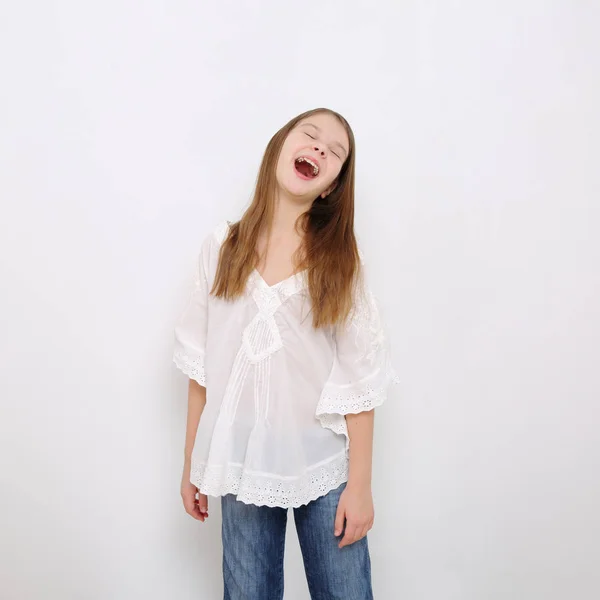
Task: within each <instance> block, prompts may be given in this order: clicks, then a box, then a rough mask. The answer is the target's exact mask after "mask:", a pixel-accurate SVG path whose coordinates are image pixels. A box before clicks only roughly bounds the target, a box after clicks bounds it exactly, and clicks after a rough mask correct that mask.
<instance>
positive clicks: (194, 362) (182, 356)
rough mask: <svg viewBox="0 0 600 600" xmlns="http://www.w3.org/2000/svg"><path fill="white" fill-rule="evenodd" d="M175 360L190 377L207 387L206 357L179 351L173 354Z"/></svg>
mask: <svg viewBox="0 0 600 600" xmlns="http://www.w3.org/2000/svg"><path fill="white" fill-rule="evenodd" d="M173 362H174V363H175V365H176V366H177V368H178V369H181V370H182V371H183V372H184V373H185V374H186V375H187V376H188V377H189V378H190V379H194V380H195V381H197V382H198V383H199V384H200V385H202V386H204V387H206V371H205V370H204V357H200V356H190V355H189V354H186V353H185V352H181V351H177V352H175V354H173Z"/></svg>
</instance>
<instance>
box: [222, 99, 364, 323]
mask: <svg viewBox="0 0 600 600" xmlns="http://www.w3.org/2000/svg"><path fill="white" fill-rule="evenodd" d="M321 112H326V113H329V114H331V115H333V116H335V117H336V118H337V119H339V121H340V122H341V123H342V125H343V126H344V128H345V129H346V133H347V134H348V140H349V143H350V147H349V151H348V156H347V157H346V160H345V161H344V164H343V165H342V168H341V170H340V173H339V175H338V177H337V180H336V182H337V184H336V186H335V188H334V190H333V191H332V192H331V193H330V194H329V195H328V196H326V197H325V198H321V196H319V197H317V198H316V199H315V200H314V202H313V203H312V205H311V207H310V208H309V210H308V211H306V212H305V213H304V214H303V215H301V217H300V218H299V220H298V222H297V226H299V227H300V230H301V231H303V233H304V238H303V243H302V246H301V248H300V249H299V250H300V253H299V254H298V255H297V256H295V257H294V262H295V267H296V271H300V270H306V275H307V281H308V290H309V293H310V297H311V304H312V313H313V326H314V327H315V328H319V327H324V326H327V325H335V324H336V323H340V322H344V321H345V320H346V319H347V317H348V315H349V314H350V312H351V311H352V308H353V294H354V289H355V286H356V284H357V282H358V280H359V278H360V276H361V268H360V259H359V253H358V247H357V244H356V237H355V235H354V159H355V144H354V134H353V132H352V129H351V128H350V125H349V124H348V122H347V121H346V119H344V117H342V116H341V115H340V114H338V113H336V112H335V111H332V110H330V109H327V108H316V109H314V110H309V111H307V112H305V113H302V114H301V115H298V116H297V117H295V118H294V119H292V120H291V121H290V122H289V123H287V124H286V125H284V126H283V127H282V128H281V129H280V130H279V131H278V132H277V133H276V134H275V135H274V136H273V137H272V138H271V140H270V141H269V143H268V145H267V148H266V150H265V153H264V156H263V159H262V163H261V165H260V169H259V172H258V178H257V181H256V189H255V192H254V198H253V200H252V203H251V204H250V206H249V207H248V209H247V210H246V211H245V213H244V214H243V216H242V218H241V219H240V220H239V221H238V222H237V223H233V224H231V225H230V228H229V233H228V235H227V237H226V239H225V240H224V242H223V244H222V246H221V250H220V255H219V265H218V268H217V273H216V276H215V282H214V285H213V288H212V291H211V293H213V294H214V295H215V296H216V297H219V298H224V299H226V300H233V299H235V298H237V297H238V296H240V295H242V294H243V292H244V289H245V286H246V281H247V279H248V277H249V275H250V273H251V272H252V271H253V269H254V268H255V267H256V265H257V264H258V259H259V257H258V253H257V242H258V238H259V234H260V233H261V232H262V231H263V229H264V228H266V231H267V239H268V236H269V234H270V230H271V223H272V221H273V213H274V206H275V195H276V189H277V180H276V177H275V171H276V167H277V161H278V159H279V154H280V152H281V148H282V146H283V143H284V141H285V139H286V138H287V136H288V134H289V133H290V131H291V130H292V129H294V127H295V126H296V125H297V124H298V123H299V122H300V121H302V119H306V118H307V117H310V116H311V115H314V114H315V113H321Z"/></svg>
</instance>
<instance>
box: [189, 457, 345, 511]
mask: <svg viewBox="0 0 600 600" xmlns="http://www.w3.org/2000/svg"><path fill="white" fill-rule="evenodd" d="M347 480H348V458H347V455H346V450H343V451H342V452H340V453H339V454H337V455H335V456H334V457H333V458H331V459H327V460H326V461H324V462H321V463H318V465H316V466H313V467H309V468H308V469H306V471H305V472H304V473H303V474H302V475H300V476H297V477H296V476H292V477H282V476H279V475H274V474H271V473H263V472H257V471H250V470H248V469H245V468H244V466H243V465H241V464H239V463H227V464H226V465H207V464H206V463H203V462H195V461H192V470H191V474H190V482H191V483H193V484H194V485H195V486H196V487H197V488H198V490H199V491H200V493H202V494H206V495H207V496H216V497H219V496H224V495H226V494H235V496H236V499H237V500H239V501H240V502H243V503H244V504H253V505H255V506H269V507H279V508H298V507H299V506H303V505H304V504H308V503H309V502H312V501H313V500H316V499H317V498H319V497H321V496H324V495H325V494H327V493H328V492H330V491H331V490H334V489H336V488H337V487H339V486H340V485H341V484H342V483H344V482H346V481H347Z"/></svg>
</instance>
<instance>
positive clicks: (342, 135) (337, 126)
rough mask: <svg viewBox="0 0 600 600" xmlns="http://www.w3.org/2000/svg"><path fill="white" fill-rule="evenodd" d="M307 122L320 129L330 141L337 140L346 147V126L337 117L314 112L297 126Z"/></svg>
mask: <svg viewBox="0 0 600 600" xmlns="http://www.w3.org/2000/svg"><path fill="white" fill-rule="evenodd" d="M308 124H312V125H315V126H316V127H318V128H319V129H320V131H321V133H322V134H323V135H325V136H327V137H329V138H331V141H334V142H339V143H340V144H342V145H343V146H344V147H345V148H348V143H349V140H348V134H347V133H346V128H345V127H344V126H343V125H342V123H341V122H340V120H339V119H338V118H337V117H334V116H333V115H331V114H329V113H316V114H314V115H311V116H310V117H306V118H305V119H302V121H300V122H299V123H298V125H297V126H298V127H301V126H303V125H308Z"/></svg>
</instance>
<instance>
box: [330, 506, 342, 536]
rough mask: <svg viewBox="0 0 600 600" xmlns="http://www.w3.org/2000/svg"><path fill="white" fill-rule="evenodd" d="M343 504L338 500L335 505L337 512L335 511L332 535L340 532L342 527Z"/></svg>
mask: <svg viewBox="0 0 600 600" xmlns="http://www.w3.org/2000/svg"><path fill="white" fill-rule="evenodd" d="M344 516H345V511H344V505H343V504H342V503H341V502H340V503H339V504H338V507H337V512H336V513H335V524H334V532H333V533H334V535H335V536H336V537H337V536H338V535H341V534H342V531H343V529H344Z"/></svg>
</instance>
